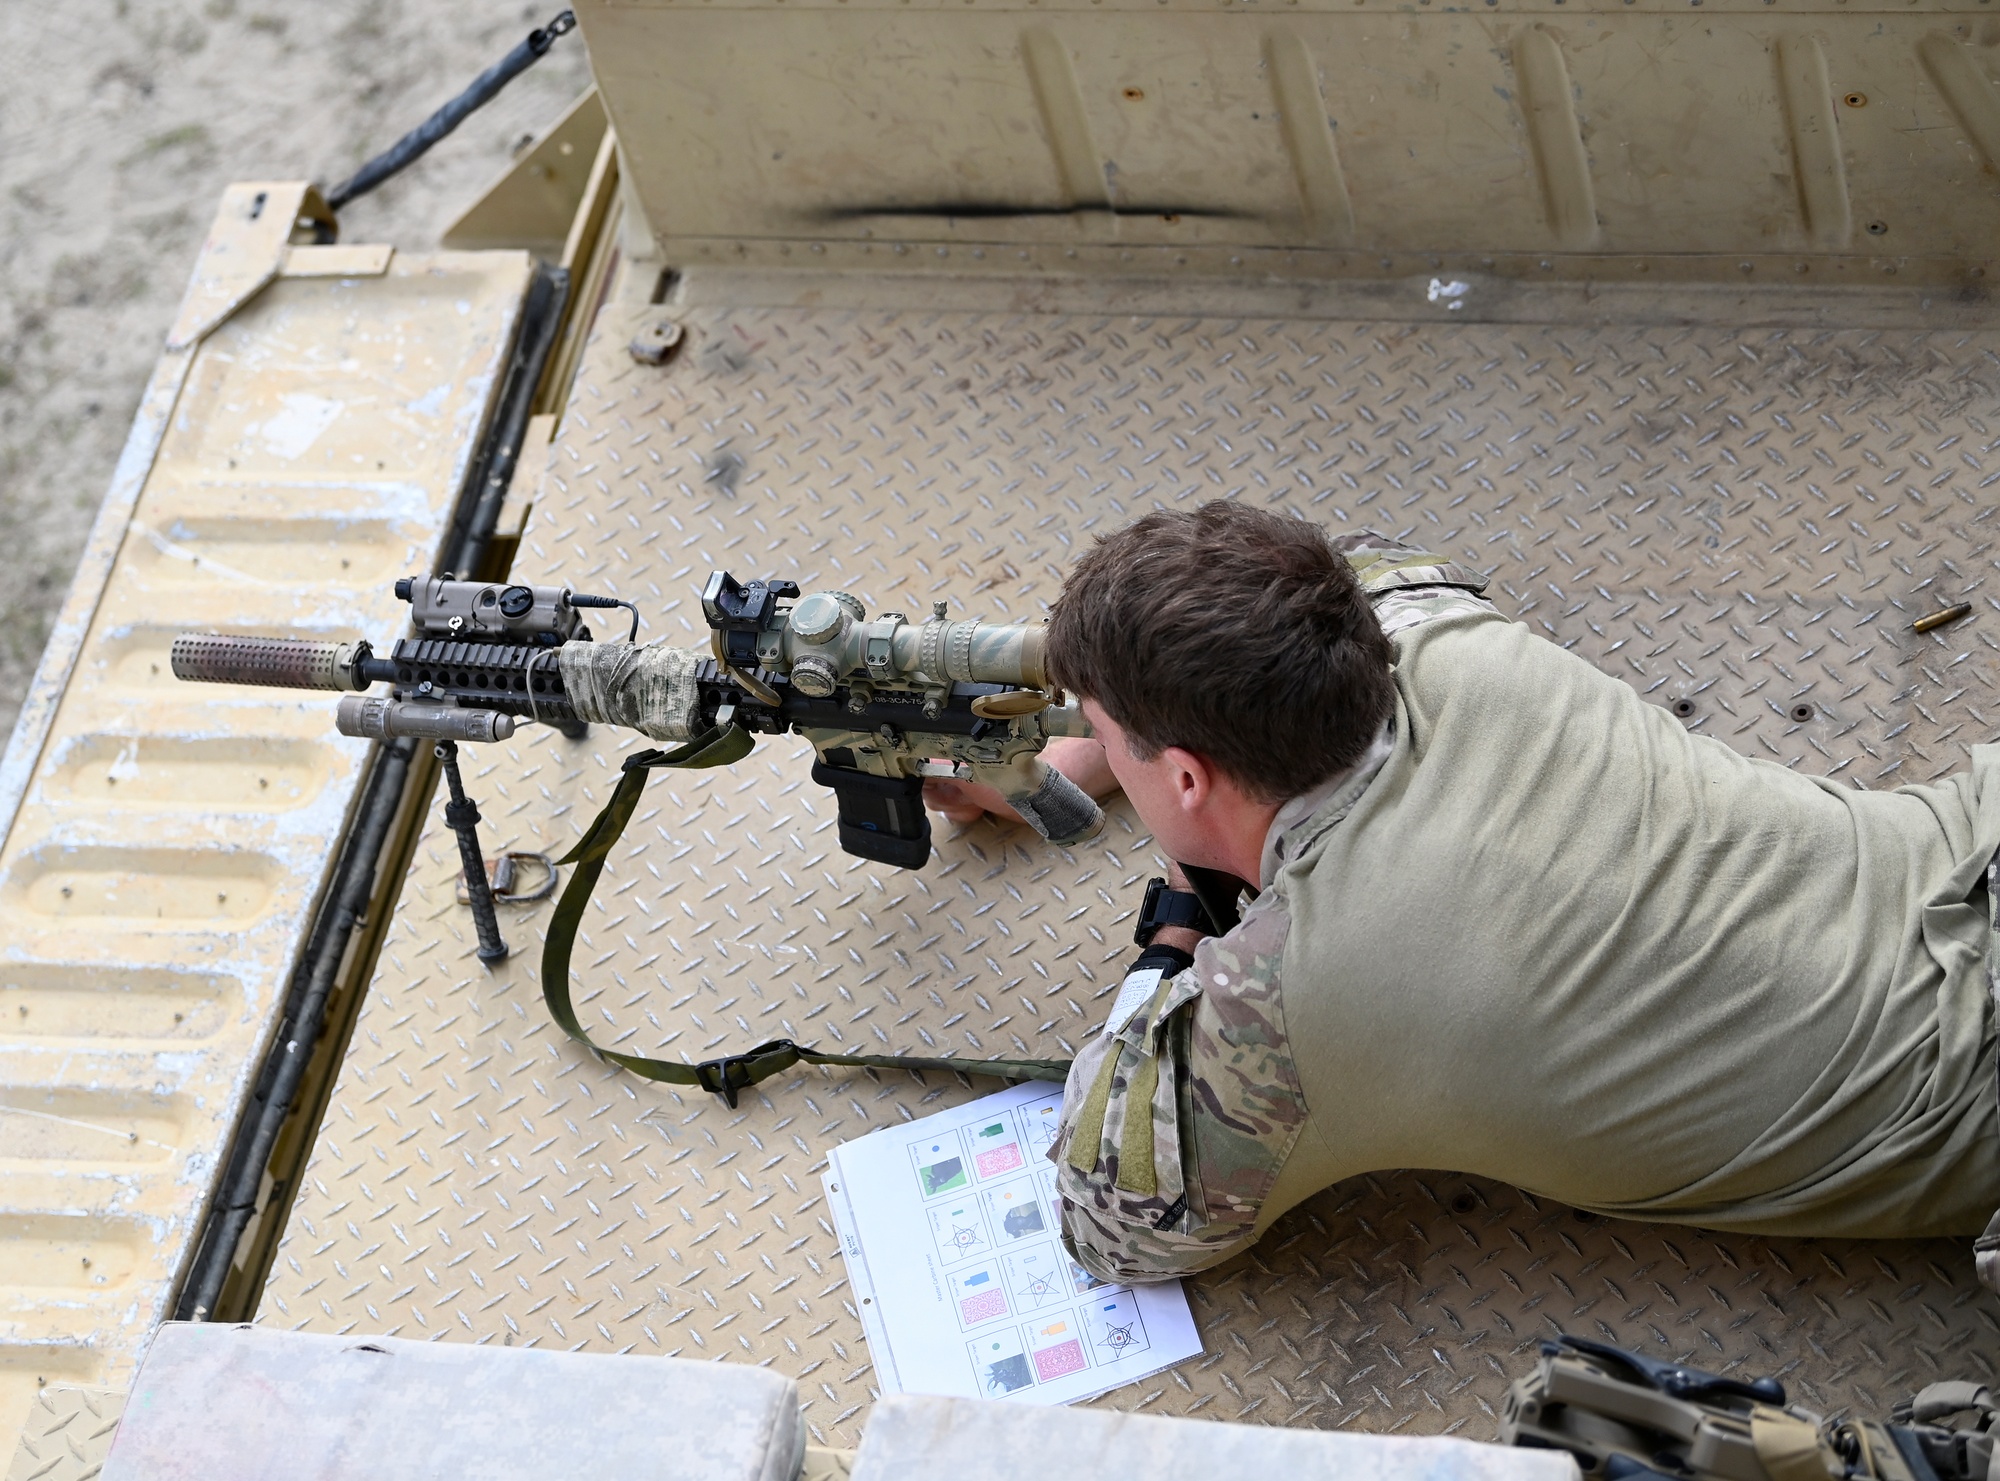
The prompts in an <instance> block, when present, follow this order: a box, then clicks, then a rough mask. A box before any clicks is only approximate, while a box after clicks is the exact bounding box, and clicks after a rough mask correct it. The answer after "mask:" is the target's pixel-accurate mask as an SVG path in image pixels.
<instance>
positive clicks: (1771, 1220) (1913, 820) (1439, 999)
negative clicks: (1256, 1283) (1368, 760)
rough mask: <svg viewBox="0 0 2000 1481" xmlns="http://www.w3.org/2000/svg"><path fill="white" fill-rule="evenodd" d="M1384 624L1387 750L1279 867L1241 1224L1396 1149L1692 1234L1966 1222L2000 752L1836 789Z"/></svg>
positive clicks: (1615, 691)
mask: <svg viewBox="0 0 2000 1481" xmlns="http://www.w3.org/2000/svg"><path fill="white" fill-rule="evenodd" d="M1396 643H1397V649H1398V656H1397V664H1396V688H1397V696H1398V704H1397V715H1396V740H1395V747H1394V750H1393V752H1392V754H1391V755H1390V757H1389V759H1388V760H1387V762H1386V763H1385V764H1384V765H1383V767H1382V769H1381V771H1380V772H1379V773H1377V775H1376V776H1375V778H1374V780H1373V781H1372V782H1371V783H1370V785H1369V786H1368V788H1367V790H1366V792H1365V793H1364V794H1363V795H1362V796H1361V798H1360V799H1359V801H1358V802H1356V803H1355V805H1354V806H1353V808H1352V810H1351V811H1348V812H1347V814H1346V816H1345V817H1344V818H1342V819H1341V820H1340V821H1338V822H1337V823H1335V824H1333V825H1332V826H1330V827H1324V828H1323V829H1321V830H1319V832H1318V835H1317V836H1316V837H1315V836H1313V832H1314V829H1313V824H1312V823H1307V824H1306V825H1304V826H1303V827H1302V828H1301V829H1300V830H1299V832H1298V835H1296V837H1295V839H1294V840H1293V846H1292V847H1290V848H1288V849H1287V852H1288V854H1289V855H1290V856H1291V862H1290V863H1288V864H1286V865H1285V866H1284V867H1283V868H1282V869H1281V870H1280V872H1279V877H1278V888H1279V890H1280V891H1281V892H1282V894H1283V895H1284V896H1285V897H1286V899H1287V902H1288V905H1289V910H1290V915H1291V930H1290V933H1289V937H1288V940H1287V943H1286V949H1285V955H1284V969H1283V998H1284V1009H1285V1021H1286V1028H1287V1032H1288V1035H1289V1037H1290V1041H1291V1045H1292V1050H1293V1062H1294V1064H1295V1066H1296V1068H1297V1073H1298V1076H1299V1082H1300V1086H1301V1089H1302V1091H1303V1094H1304V1100H1305V1107H1306V1112H1307V1116H1306V1123H1305V1125H1304V1127H1303V1128H1302V1131H1301V1135H1300V1136H1299V1138H1298V1141H1297V1142H1296V1143H1295V1145H1294V1146H1293V1148H1292V1151H1291V1153H1290V1156H1289V1157H1288V1158H1287V1160H1286V1162H1285V1165H1284V1167H1283V1168H1282V1170H1281V1172H1280V1175H1279V1178H1278V1181H1277V1186H1276V1187H1274V1188H1273V1189H1272V1193H1271V1196H1270V1197H1269V1198H1268V1199H1267V1200H1266V1206H1265V1208H1264V1209H1263V1210H1262V1211H1261V1217H1260V1218H1259V1221H1258V1222H1259V1224H1260V1226H1261V1225H1262V1224H1264V1223H1267V1222H1268V1221H1269V1219H1270V1218H1271V1217H1273V1216H1275V1214H1276V1212H1277V1211H1278V1210H1279V1209H1280V1208H1282V1207H1284V1206H1287V1205H1289V1204H1290V1203H1292V1202H1294V1201H1296V1199H1297V1198H1299V1197H1303V1196H1304V1195H1305V1194H1307V1193H1310V1192H1312V1191H1314V1190H1316V1189H1318V1188H1321V1187H1324V1186H1326V1185H1327V1184H1328V1183H1330V1182H1333V1181H1335V1180H1336V1179H1338V1178H1341V1177H1345V1176H1347V1175H1349V1174H1352V1173H1358V1172H1363V1171H1367V1170H1371V1169H1377V1168H1395V1167H1417V1168H1440V1169H1451V1170H1457V1171H1462V1172H1470V1173H1477V1174H1481V1175H1484V1176H1488V1177H1494V1178H1501V1179H1505V1180H1507V1181H1509V1182H1513V1183H1516V1184H1518V1185H1519V1186H1521V1187H1524V1188H1527V1189H1529V1190H1530V1191H1532V1192H1536V1193H1541V1194H1547V1195H1549V1196H1551V1197H1553V1198H1557V1199H1561V1200H1563V1201H1564V1202H1567V1203H1572V1204H1577V1205H1581V1206H1583V1207H1586V1208H1591V1209H1597V1210H1600V1211H1602V1212H1606V1213H1615V1214H1625V1215H1634V1216H1639V1217H1646V1218H1662V1219H1671V1220H1675V1221H1684V1222H1690V1223H1697V1224H1701V1225H1705V1226H1707V1227H1711V1228H1722V1229H1741V1230H1751V1231H1760V1232H1769V1233H1789V1234H1840V1235H1925V1234H1966V1233H1976V1232H1977V1231H1978V1230H1980V1229H1981V1228H1983V1227H1984V1225H1985V1223H1986V1219H1987V1217H1988V1215H1990V1214H1991V1213H1992V1212H1993V1210H1994V1208H1995V1207H1996V1206H2000V1106H1997V1105H1996V1093H1995V1055H1994V1027H1993V1014H1992V1010H1991V1006H1990V999H1989V996H1988V991H1987V985H1986V952H1987V946H1988V926H1987V922H1986V919H1985V915H1984V910H1985V902H1986V895H1985V889H1984V873H1985V868H1986V864H1987V861H1988V860H1989V859H1990V858H1991V857H1992V855H1993V853H1994V850H1995V848H1996V847H2000V750H1997V749H1995V748H1993V747H1979V748H1976V749H1975V750H1974V752H1973V760H1972V767H1971V769H1970V770H1969V771H1967V772H1965V773H1962V774H1960V775H1958V776H1955V777H1952V778H1950V779H1948V780H1946V781H1943V782H1938V783H1934V784H1930V785H1924V786H1910V787H1903V788H1899V789H1897V790H1895V791H1893V792H1863V791H1857V790H1854V789H1853V788H1851V787H1847V786H1843V785H1841V784H1839V783H1836V782H1831V781H1827V780H1824V779H1821V778H1816V777H1809V776H1802V775H1800V774H1798V773H1796V772H1793V771H1791V770H1789V769H1787V768H1785V767H1782V766H1778V765H1774V764H1772V763H1770V762H1766V761H1757V760H1751V759H1748V758H1746V757H1744V756H1741V755H1739V754H1738V753H1737V752H1735V751H1733V750H1731V749H1730V748H1729V747H1728V746H1726V745H1724V744H1722V743H1721V742H1719V741H1715V740H1711V739H1708V738H1706V737H1703V736H1700V735H1694V734H1690V733H1689V732H1688V731H1687V730H1685V729H1684V728H1683V727H1682V726H1681V724H1680V723H1679V722H1678V721H1676V720H1675V719H1673V718H1672V717H1671V716H1669V715H1668V714H1667V713H1666V711H1665V710H1663V709H1661V708H1660V707H1658V706H1657V705H1653V704H1650V703H1647V702H1646V701H1644V700H1642V699H1641V698H1640V697H1639V696H1638V695H1637V694H1636V693H1635V692H1634V691H1633V690H1632V689H1631V688H1630V687H1629V686H1628V685H1626V684H1623V683H1621V682H1619V681H1618V680H1616V679H1613V678H1610V677H1608V676H1607V675H1605V674H1602V673H1600V672H1599V671H1598V670H1597V669H1595V668H1593V667H1591V666H1590V665H1589V664H1588V663H1586V662H1584V661H1583V660H1581V659H1579V658H1576V657H1575V656H1573V655H1571V654H1569V653H1567V652H1565V651H1564V650H1563V649H1561V648H1558V647H1556V646H1555V645H1554V644H1551V643H1549V642H1546V641H1544V640H1543V639H1541V638H1539V637H1537V636H1535V635H1534V634H1533V633H1531V632H1530V631H1529V630H1528V629H1527V628H1526V627H1523V626H1521V625H1519V624H1516V623H1511V622H1508V621H1506V620H1505V619H1503V618H1501V617H1500V616H1498V615H1497V614H1464V615H1459V616H1454V617H1450V618H1446V619H1443V620H1439V621H1436V622H1431V623H1426V624H1424V625H1422V626H1419V627H1416V628H1413V629H1411V630H1410V631H1408V632H1406V633H1403V634H1399V635H1398V636H1397V638H1396Z"/></svg>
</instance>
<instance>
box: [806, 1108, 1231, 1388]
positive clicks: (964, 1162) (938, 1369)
mask: <svg viewBox="0 0 2000 1481" xmlns="http://www.w3.org/2000/svg"><path fill="white" fill-rule="evenodd" d="M1061 1112H1062V1092H1061V1091H1060V1090H1058V1089H1055V1088H1053V1087H1051V1086H1049V1085H1047V1084H1028V1085H1017V1086H1014V1087H1013V1088H1012V1089H1009V1090H1003V1091H1001V1092H1000V1093H999V1094H998V1095H989V1096H987V1097H986V1098H985V1099H984V1100H977V1101H974V1102H972V1104H970V1105H965V1106H960V1107H958V1109H956V1110H953V1111H945V1112H942V1113H940V1114H939V1115H936V1116H927V1117H925V1118H924V1119H923V1120H921V1121H912V1122H909V1123H907V1124H906V1125H903V1126H896V1127H891V1128H889V1129H887V1130H884V1131H877V1132H873V1133H871V1134H870V1135H868V1136H865V1137H862V1138H861V1139H860V1140H858V1141H852V1142H848V1143H847V1144H846V1145H844V1146H842V1147H839V1148H836V1149H835V1151H834V1152H833V1155H832V1156H831V1157H830V1158H828V1160H827V1172H826V1175H825V1181H826V1192H827V1203H828V1205H829V1206H830V1207H831V1208H832V1210H833V1216H834V1222H835V1223H836V1225H837V1226H838V1228H839V1234H840V1247H841V1253H842V1254H843V1255H844V1256H845V1257H846V1260H847V1273H848V1279H849V1281H850V1282H851V1284H852V1287H853V1290H854V1296H855V1302H856V1306H857V1309H858V1310H859V1311H860V1312H861V1324H862V1326H863V1327H864V1328H865V1329H866V1331H867V1334H868V1351H869V1356H870V1357H871V1358H872V1359H873V1361H874V1364H875V1374H876V1378H877V1380H878V1381H879V1383H880V1386H881V1391H882V1392H883V1393H885V1394H895V1393H920V1394H944V1395H948V1396H956V1397H961V1398H979V1399H1004V1398H1012V1399H1019V1400H1022V1401H1024V1402H1026V1403H1030V1404H1068V1403H1073V1402H1075V1401H1076V1400H1078V1399H1088V1398H1091V1397H1092V1396H1094V1395H1096V1394H1101V1393H1103V1392H1105V1391H1106V1390H1107V1389H1113V1388H1117V1387H1118V1386H1119V1385H1121V1384H1126V1383H1131V1382H1133V1381H1134V1380H1135V1379H1140V1378H1144V1377H1145V1376H1146V1375H1147V1374H1149V1373H1157V1372H1159V1371H1160V1370H1161V1369H1162V1368H1166V1367H1170V1366H1172V1365H1173V1364H1175V1363H1178V1362H1180V1361H1182V1360H1183V1359H1184V1358H1191V1357H1194V1356H1196V1355H1197V1354H1199V1353H1200V1352H1201V1338H1200V1336H1199V1335H1197V1334H1196V1332H1195V1329H1194V1318H1193V1317H1192V1315H1190V1313H1189V1311H1188V1304H1187V1295H1186V1293H1185V1292H1183V1291H1182V1290H1181V1285H1180V1282H1179V1281H1172V1282H1168V1283H1165V1284H1159V1285H1143V1286H1134V1287H1129V1288H1128V1287H1125V1286H1115V1285H1106V1284H1105V1283H1104V1282H1103V1281H1100V1280H1098V1279H1097V1278H1096V1277H1095V1276H1093V1275H1091V1274H1090V1273H1089V1272H1087V1271H1085V1270H1084V1269H1083V1268H1082V1267H1081V1266H1079V1265H1077V1264H1076V1263H1075V1262H1074V1261H1072V1260H1071V1259H1070V1258H1069V1255H1068V1253H1067V1252H1066V1251H1065V1250H1064V1249H1063V1247H1062V1241H1061V1239H1060V1238H1059V1237H1058V1230H1059V1227H1060V1221H1059V1216H1058V1207H1059V1206H1058V1204H1057V1201H1056V1185H1055V1167H1054V1165H1053V1164H1052V1163H1050V1162H1049V1161H1048V1160H1047V1157H1046V1155H1045V1154H1046V1153H1047V1151H1048V1149H1049V1145H1050V1143H1051V1142H1053V1141H1054V1140H1055V1134H1056V1124H1057V1121H1058V1119H1059V1117H1060V1115H1061Z"/></svg>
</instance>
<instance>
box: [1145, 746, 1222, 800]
mask: <svg viewBox="0 0 2000 1481" xmlns="http://www.w3.org/2000/svg"><path fill="white" fill-rule="evenodd" d="M1158 764H1159V765H1160V766H1161V767H1162V768H1163V769H1164V770H1165V771H1166V774H1167V776H1166V780H1167V785H1168V788H1169V790H1170V791H1171V793H1172V795H1173V798H1174V801H1175V802H1176V803H1177V804H1178V805H1179V807H1180V810H1181V811H1182V812H1184V813H1196V812H1200V811H1201V810H1202V809H1203V808H1204V807H1206V806H1207V805H1208V803H1209V801H1210V799H1211V798H1212V797H1213V796H1214V795H1215V785H1216V782H1217V781H1218V780H1220V779H1221V776H1222V774H1221V773H1220V772H1218V771H1217V770H1216V769H1215V766H1214V763H1212V762H1211V761H1210V760H1209V759H1208V758H1207V757H1206V756H1203V755H1202V754H1201V753H1200V752H1198V751H1189V750H1184V749H1183V748H1182V747H1180V746H1168V747H1167V748H1166V749H1165V750H1164V751H1162V752H1160V754H1159V758H1158Z"/></svg>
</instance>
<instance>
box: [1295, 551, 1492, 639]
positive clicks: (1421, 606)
mask: <svg viewBox="0 0 2000 1481" xmlns="http://www.w3.org/2000/svg"><path fill="white" fill-rule="evenodd" d="M1333 548H1334V549H1335V550H1338V551H1339V552H1340V553H1341V554H1342V555H1344V556H1346V557H1347V560H1348V564H1349V565H1351V566H1353V567H1354V574H1355V576H1356V577H1357V578H1358V579H1359V580H1360V582H1361V589H1362V590H1363V591H1365V592H1367V593H1368V596H1369V600H1371V601H1372V602H1374V604H1375V616H1376V619H1377V620H1378V621H1380V622H1381V624H1382V631H1384V632H1385V633H1387V634H1388V635H1389V636H1390V637H1394V636H1395V635H1396V634H1397V633H1399V632H1402V631H1403V630H1404V629H1405V628H1411V627H1415V626H1416V625H1417V624H1419V623H1422V622H1430V621H1433V620H1435V619H1437V618H1439V617H1454V616H1458V615H1461V614H1466V613H1486V612H1497V611H1498V610H1499V609H1498V608H1497V607H1495V606H1494V605H1493V604H1492V603H1491V602H1489V601H1487V600H1486V597H1485V591H1486V578H1485V577H1483V576H1481V575H1480V574H1479V573H1478V572H1477V571H1474V570H1473V569H1471V568H1470V567H1469V566H1462V565H1460V564H1459V563H1458V562H1457V561H1453V560H1446V559H1445V558H1444V557H1443V556H1438V555H1432V554H1431V553H1430V552H1429V551H1426V550H1419V549H1417V547H1416V546H1414V545H1405V544H1404V543H1403V542H1402V541H1400V540H1394V539H1391V538H1390V537H1389V536H1387V535H1380V534H1377V533H1376V532H1375V531H1373V530H1362V531H1359V532H1358V533H1356V534H1352V535H1336V536H1334V537H1333Z"/></svg>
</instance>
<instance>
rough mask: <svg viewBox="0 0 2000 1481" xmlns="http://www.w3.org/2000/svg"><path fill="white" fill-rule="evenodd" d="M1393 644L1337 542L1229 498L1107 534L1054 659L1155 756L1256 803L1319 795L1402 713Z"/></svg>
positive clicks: (1051, 650)
mask: <svg viewBox="0 0 2000 1481" xmlns="http://www.w3.org/2000/svg"><path fill="white" fill-rule="evenodd" d="M1390 660H1391V655H1390V649H1389V640H1388V639H1387V638H1386V637H1384V636H1383V634H1382V625H1381V624H1380V623H1379V622H1377V621H1376V620H1375V610H1374V608H1373V607H1372V606H1371V605H1370V604H1369V601H1368V598H1367V596H1366V595H1365V594H1364V593H1363V592H1362V590H1361V585H1360V583H1359V582H1358V581H1356V580H1355V577H1354V571H1353V568H1352V567H1351V566H1349V565H1348V563H1347V560H1346V558H1345V557H1344V556H1342V555H1341V554H1340V553H1339V552H1337V551H1336V550H1335V549H1334V548H1333V545H1332V543H1331V542H1330V541H1329V540H1328V538H1327V534H1326V531H1325V530H1323V529H1321V528H1320V527H1319V526H1318V525H1316V524H1309V523H1307V522H1306V521H1304V520H1299V519H1288V518H1285V517H1283V516H1281V515H1276V514H1271V513H1268V512H1266V511H1264V510H1261V509H1253V508H1249V507H1247V506H1245V505H1242V504H1236V503H1231V502H1230V501H1228V500H1225V499H1218V500H1215V501H1213V502H1212V503H1208V504H1203V505H1202V506H1201V507H1199V508H1198V509H1195V510H1193V511H1191V512H1185V511H1178V510H1166V511H1161V512H1159V513H1155V514H1149V515H1147V516H1145V518H1143V519H1140V520H1138V521H1136V522H1134V523H1132V524H1129V525H1127V526H1126V527H1125V528H1124V529H1122V530H1117V531H1115V532H1113V533H1112V534H1109V535H1105V536H1103V537H1101V538H1100V539H1099V540H1098V541H1097V543H1096V544H1095V545H1094V546H1092V547H1091V548H1090V549H1089V550H1088V551H1086V552H1085V553H1084V555H1083V557H1082V559H1080V560H1079V561H1078V562H1077V564H1076V568H1075V569H1074V570H1073V571H1071V572H1070V574H1069V579H1068V580H1067V581H1065V582H1064V583H1063V589H1062V595H1061V596H1060V597H1058V598H1057V600H1056V604H1055V607H1054V610H1053V612H1052V613H1051V615H1050V618H1049V629H1048V643H1047V647H1046V649H1045V650H1044V661H1045V662H1046V664H1047V667H1048V672H1049V676H1050V678H1051V679H1052V681H1053V682H1055V683H1057V684H1060V685H1062V686H1063V687H1064V688H1066V689H1071V690H1074V691H1075V692H1076V693H1078V694H1080V695H1083V696H1084V697H1086V698H1088V699H1092V700H1095V701H1096V702H1097V703H1098V704H1099V705H1101V706H1103V708H1104V711H1105V713H1106V714H1108V715H1109V716H1110V717H1111V718H1112V719H1113V720H1115V721H1117V722H1118V725H1119V727H1120V728H1121V729H1123V730H1124V731H1125V732H1126V733H1127V734H1128V735H1129V736H1130V737H1131V739H1132V742H1133V744H1134V745H1135V746H1136V747H1137V748H1138V749H1139V754H1140V756H1141V758H1142V759H1150V758H1151V757H1153V756H1156V755H1158V754H1159V753H1160V751H1162V750H1164V749H1165V748H1166V747H1168V746H1179V747H1181V748H1183V749H1185V750H1189V751H1193V752H1195V753H1196V754H1197V755H1200V756H1202V757H1205V758H1206V759H1207V760H1209V761H1211V762H1213V763H1214V764H1215V765H1216V766H1217V767H1219V768H1221V770H1222V771H1224V772H1225V773H1227V774H1228V775H1229V776H1230V777H1231V778H1232V779H1234V780H1235V782H1236V783H1237V784H1238V785H1239V786H1241V787H1243V788H1244V789H1245V790H1246V791H1248V792H1250V793H1251V794H1252V795H1253V796H1255V797H1257V798H1259V799H1260V800H1262V801H1266V802H1276V801H1282V800H1283V799H1285V798H1287V797H1296V796H1298V795H1299V794H1300V793H1302V792H1307V791H1310V790H1311V789H1312V788H1313V787H1315V786H1317V785H1318V784H1319V783H1321V782H1323V781H1325V780H1326V779H1327V778H1328V777H1330V776H1332V775H1333V774H1334V773H1336V772H1338V771H1341V770H1343V769H1345V768H1346V767H1349V766H1352V765H1353V764H1354V763H1355V762H1356V761H1359V760H1360V759H1361V757H1362V756H1363V755H1364V754H1365V753H1366V751H1367V749H1368V746H1369V743H1370V742H1371V741H1372V740H1373V739H1374V738H1375V735H1376V732H1377V731H1379V730H1380V729H1381V728H1382V724H1383V722H1384V721H1385V720H1387V719H1388V717H1389V713H1390V711H1391V709H1392V708H1393V707H1394V704H1395V687H1394V681H1393V680H1392V679H1391V677H1390V673H1389V665H1390Z"/></svg>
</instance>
